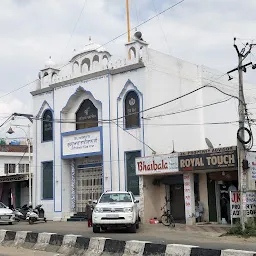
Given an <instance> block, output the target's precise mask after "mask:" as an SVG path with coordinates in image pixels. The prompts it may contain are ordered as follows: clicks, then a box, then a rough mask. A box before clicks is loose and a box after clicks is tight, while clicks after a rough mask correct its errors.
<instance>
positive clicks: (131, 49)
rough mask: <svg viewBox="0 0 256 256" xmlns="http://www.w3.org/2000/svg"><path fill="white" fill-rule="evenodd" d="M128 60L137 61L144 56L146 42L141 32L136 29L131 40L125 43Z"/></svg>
mask: <svg viewBox="0 0 256 256" xmlns="http://www.w3.org/2000/svg"><path fill="white" fill-rule="evenodd" d="M125 46H126V53H127V57H128V60H131V61H139V60H142V59H144V58H145V57H146V54H147V47H148V43H147V42H146V41H144V40H143V38H142V33H141V32H140V31H136V32H135V34H134V36H133V37H132V40H131V42H128V43H126V44H125Z"/></svg>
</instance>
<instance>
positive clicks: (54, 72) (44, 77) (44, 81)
mask: <svg viewBox="0 0 256 256" xmlns="http://www.w3.org/2000/svg"><path fill="white" fill-rule="evenodd" d="M59 72H60V70H59V69H58V68H56V64H55V63H54V61H53V60H52V58H51V56H50V57H49V59H48V60H47V61H46V62H45V67H44V68H43V69H41V70H40V72H39V79H40V81H41V89H43V88H45V87H47V86H49V85H50V84H52V83H55V82H56V81H57V77H58V73H59Z"/></svg>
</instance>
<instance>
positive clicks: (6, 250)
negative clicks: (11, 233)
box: [0, 246, 61, 256]
mask: <svg viewBox="0 0 256 256" xmlns="http://www.w3.org/2000/svg"><path fill="white" fill-rule="evenodd" d="M25 255H26V256H57V255H58V256H61V254H57V253H50V252H40V251H33V250H26V249H22V248H19V249H17V248H14V247H2V246H0V256H25Z"/></svg>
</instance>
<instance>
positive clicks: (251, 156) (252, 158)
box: [246, 152, 256, 180]
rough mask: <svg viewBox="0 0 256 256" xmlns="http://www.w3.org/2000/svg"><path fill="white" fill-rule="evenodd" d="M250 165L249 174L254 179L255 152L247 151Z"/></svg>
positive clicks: (255, 177)
mask: <svg viewBox="0 0 256 256" xmlns="http://www.w3.org/2000/svg"><path fill="white" fill-rule="evenodd" d="M246 159H247V160H248V163H249V167H250V170H249V171H250V176H251V178H252V179H253V180H256V152H248V153H247V155H246Z"/></svg>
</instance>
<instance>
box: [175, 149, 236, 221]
mask: <svg viewBox="0 0 256 256" xmlns="http://www.w3.org/2000/svg"><path fill="white" fill-rule="evenodd" d="M237 163H238V161H237V149H236V147H225V148H214V149H207V150H198V151H191V152H182V153H179V171H181V172H183V173H185V174H186V178H187V181H188V182H189V183H191V182H193V181H194V179H195V177H196V176H198V184H199V187H198V193H197V191H196V190H195V189H194V187H193V186H189V185H188V196H190V197H191V198H193V197H194V199H193V202H190V203H191V204H192V205H193V203H195V204H196V205H197V204H198V202H200V204H201V205H202V207H203V213H202V218H201V220H200V221H202V222H216V223H230V207H229V206H230V198H229V191H230V189H232V190H235V189H236V190H237V188H238V175H237ZM185 174H184V177H185ZM185 205H187V206H186V212H187V217H186V219H187V223H190V224H193V223H195V222H196V221H197V220H196V218H195V216H196V211H195V208H194V206H193V207H189V204H185Z"/></svg>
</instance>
